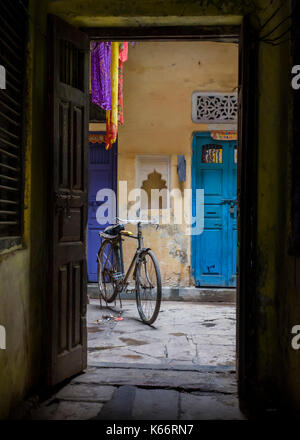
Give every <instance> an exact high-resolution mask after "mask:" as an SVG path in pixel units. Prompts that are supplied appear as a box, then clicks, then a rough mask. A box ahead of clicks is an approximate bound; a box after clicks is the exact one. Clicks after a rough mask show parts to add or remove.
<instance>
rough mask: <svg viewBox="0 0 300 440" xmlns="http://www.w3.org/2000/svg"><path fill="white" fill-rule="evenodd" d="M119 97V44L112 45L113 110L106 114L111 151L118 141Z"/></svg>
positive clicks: (108, 143) (108, 145)
mask: <svg viewBox="0 0 300 440" xmlns="http://www.w3.org/2000/svg"><path fill="white" fill-rule="evenodd" d="M118 97H119V43H118V42H112V43H111V110H107V112H106V146H105V148H106V149H107V150H109V149H110V148H111V147H112V146H113V144H114V143H115V142H116V140H117V132H118Z"/></svg>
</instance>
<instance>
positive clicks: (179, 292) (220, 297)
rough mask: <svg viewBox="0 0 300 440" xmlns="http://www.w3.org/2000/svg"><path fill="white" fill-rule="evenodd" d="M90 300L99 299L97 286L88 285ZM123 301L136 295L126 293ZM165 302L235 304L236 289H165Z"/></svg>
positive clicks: (122, 296)
mask: <svg viewBox="0 0 300 440" xmlns="http://www.w3.org/2000/svg"><path fill="white" fill-rule="evenodd" d="M88 295H89V298H92V299H98V297H99V296H98V295H99V291H98V285H97V284H89V285H88ZM121 298H122V299H135V294H134V292H133V293H131V294H130V293H126V294H122V295H121ZM163 300H164V301H192V302H193V301H195V302H203V303H209V302H213V303H216V302H219V303H230V304H235V302H236V289H216V288H197V287H163Z"/></svg>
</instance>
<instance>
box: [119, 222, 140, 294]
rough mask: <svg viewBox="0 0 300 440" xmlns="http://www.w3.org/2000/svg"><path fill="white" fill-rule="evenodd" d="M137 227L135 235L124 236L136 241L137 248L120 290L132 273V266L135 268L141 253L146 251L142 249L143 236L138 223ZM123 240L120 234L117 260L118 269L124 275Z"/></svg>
mask: <svg viewBox="0 0 300 440" xmlns="http://www.w3.org/2000/svg"><path fill="white" fill-rule="evenodd" d="M137 227H138V233H137V235H126V237H128V238H133V239H134V240H137V241H138V247H137V250H136V252H135V254H134V257H133V259H132V261H131V263H130V266H129V268H128V270H127V272H126V275H125V277H124V279H123V280H122V290H123V289H124V287H125V286H126V285H127V281H128V278H129V276H130V274H131V272H132V269H133V267H134V265H135V267H137V264H136V263H137V261H138V259H139V257H140V255H141V253H143V252H144V251H145V250H146V249H145V248H144V239H143V234H142V226H141V223H138V224H137ZM123 240H124V239H122V233H121V234H120V238H119V249H120V255H119V258H120V263H121V264H120V267H121V268H122V273H123V275H124V260H123V244H122V241H123ZM134 278H135V273H134Z"/></svg>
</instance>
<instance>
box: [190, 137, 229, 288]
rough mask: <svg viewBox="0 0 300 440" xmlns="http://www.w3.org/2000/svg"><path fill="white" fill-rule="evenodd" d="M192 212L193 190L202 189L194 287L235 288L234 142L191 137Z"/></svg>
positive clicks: (194, 243)
mask: <svg viewBox="0 0 300 440" xmlns="http://www.w3.org/2000/svg"><path fill="white" fill-rule="evenodd" d="M192 186H193V215H195V212H196V211H195V206H194V204H195V189H196V188H199V189H204V230H203V233H202V234H200V235H193V236H192V269H193V275H194V279H195V284H196V286H197V287H200V286H211V287H214V286H216V287H235V286H236V253H237V219H236V214H237V213H236V205H237V142H236V141H218V140H213V139H212V138H211V136H210V134H209V133H197V134H195V135H194V139H193V159H192Z"/></svg>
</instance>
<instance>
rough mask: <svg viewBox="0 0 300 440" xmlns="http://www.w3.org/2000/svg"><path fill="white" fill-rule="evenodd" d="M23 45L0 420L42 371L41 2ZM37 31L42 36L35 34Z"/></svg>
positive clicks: (3, 291)
mask: <svg viewBox="0 0 300 440" xmlns="http://www.w3.org/2000/svg"><path fill="white" fill-rule="evenodd" d="M30 13H31V16H32V20H33V21H36V23H38V25H39V30H37V28H36V27H35V26H33V22H32V21H31V22H30V30H29V41H28V46H27V90H26V98H25V99H26V104H25V105H26V123H25V132H26V133H25V135H26V146H25V167H24V168H25V170H24V171H25V193H24V207H25V209H24V246H23V247H22V248H17V249H10V250H7V251H5V252H3V253H1V254H0V325H3V326H5V328H6V337H7V341H6V350H5V351H4V350H0V419H4V418H6V417H7V416H8V415H9V412H10V410H11V408H14V407H15V406H16V405H17V404H18V403H19V402H20V400H21V399H22V398H23V397H24V396H26V395H27V394H28V393H29V392H30V391H32V390H33V389H35V387H37V386H38V384H39V381H40V377H41V371H42V364H41V358H42V322H43V300H44V293H45V287H46V283H45V273H46V263H45V255H46V239H45V229H46V214H45V212H46V209H45V203H46V197H45V191H46V181H45V176H46V160H45V155H46V152H47V148H46V140H45V137H44V133H45V128H46V118H45V109H46V103H47V101H46V95H45V79H46V70H45V61H46V52H45V43H46V39H45V33H46V28H45V23H46V20H45V19H46V11H45V8H43V4H42V3H40V4H39V7H38V8H37V7H34V5H33V3H32V2H31V6H30ZM41 33H43V34H41Z"/></svg>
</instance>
